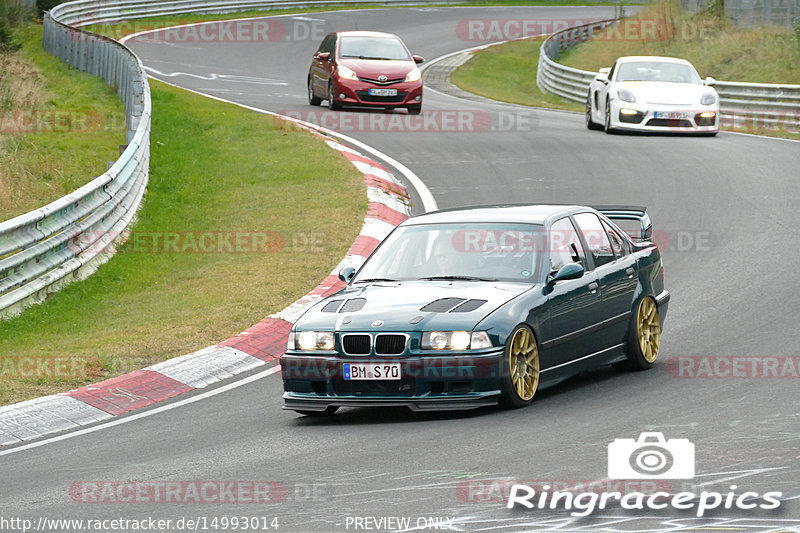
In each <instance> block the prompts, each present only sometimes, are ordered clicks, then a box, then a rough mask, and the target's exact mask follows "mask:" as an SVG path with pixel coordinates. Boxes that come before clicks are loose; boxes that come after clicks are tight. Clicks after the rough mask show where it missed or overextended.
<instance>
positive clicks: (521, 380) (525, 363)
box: [508, 328, 539, 401]
mask: <svg viewBox="0 0 800 533" xmlns="http://www.w3.org/2000/svg"><path fill="white" fill-rule="evenodd" d="M508 368H509V370H510V372H511V383H512V385H513V386H514V390H515V391H516V392H517V396H519V398H520V399H521V400H524V401H528V400H530V399H531V398H533V395H534V394H535V393H536V389H537V388H538V387H539V349H538V348H537V347H536V339H534V338H533V334H532V333H531V332H530V331H529V330H528V329H527V328H519V329H518V330H517V332H516V333H514V337H513V338H512V339H511V348H510V349H509V350H508Z"/></svg>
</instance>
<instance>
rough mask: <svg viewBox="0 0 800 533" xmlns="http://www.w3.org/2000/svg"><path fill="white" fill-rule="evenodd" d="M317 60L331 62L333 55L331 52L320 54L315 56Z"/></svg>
mask: <svg viewBox="0 0 800 533" xmlns="http://www.w3.org/2000/svg"><path fill="white" fill-rule="evenodd" d="M314 57H315V58H316V59H318V60H319V61H330V60H331V53H330V52H320V53H318V54H316V55H314Z"/></svg>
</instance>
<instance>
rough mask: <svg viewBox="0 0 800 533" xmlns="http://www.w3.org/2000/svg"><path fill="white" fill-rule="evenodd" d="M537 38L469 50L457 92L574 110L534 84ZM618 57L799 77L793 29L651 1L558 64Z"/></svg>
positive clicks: (735, 76)
mask: <svg viewBox="0 0 800 533" xmlns="http://www.w3.org/2000/svg"><path fill="white" fill-rule="evenodd" d="M540 46H541V40H539V39H527V40H521V41H512V42H509V43H506V44H502V45H497V46H493V47H490V48H487V49H485V50H482V51H480V52H478V53H476V54H475V57H474V58H472V59H471V60H470V61H468V62H467V63H465V64H464V65H462V66H461V67H459V69H457V70H456V71H455V72H453V74H452V75H451V80H452V81H453V82H454V83H455V84H456V85H458V86H459V87H461V88H462V89H464V90H467V91H471V92H474V93H477V94H480V95H483V96H487V97H490V98H494V99H496V100H501V101H505V102H512V103H518V104H524V105H532V106H540V107H552V108H556V109H571V110H575V111H581V110H582V109H583V106H581V105H573V104H568V103H566V102H565V101H563V100H561V99H560V98H558V97H555V96H552V95H544V97H542V96H541V94H542V93H541V92H540V91H538V88H537V87H536V65H537V61H538V56H539V47H540ZM625 55H666V56H676V57H684V58H686V59H688V60H690V61H691V62H692V63H693V64H694V65H695V67H696V68H697V70H698V72H699V73H700V75H701V76H703V77H705V76H713V77H715V78H717V79H719V80H729V81H748V82H757V83H790V84H798V83H800V33H797V32H792V31H790V30H787V29H785V28H779V27H761V28H736V27H733V26H732V25H731V23H730V22H729V21H727V20H726V19H725V18H724V16H721V14H720V11H719V9H718V8H717V9H715V6H714V5H713V4H712V8H711V9H709V10H708V11H706V12H703V13H699V14H690V13H684V12H682V11H681V10H680V6H679V4H678V3H676V2H673V1H666V2H659V3H657V4H654V5H652V6H650V7H648V8H647V9H645V10H644V11H643V12H642V13H640V14H638V15H636V16H634V17H631V18H630V19H628V20H626V21H625V22H623V23H622V24H621V25H619V26H617V27H614V28H610V29H608V30H606V31H605V32H601V33H599V34H598V35H597V37H596V38H595V39H594V40H592V41H590V42H588V43H585V44H583V45H581V46H577V47H575V48H573V49H572V50H569V51H565V52H564V53H562V54H561V57H560V58H559V60H558V61H559V63H561V64H564V65H567V66H570V67H573V68H579V69H583V70H592V71H596V70H598V69H599V68H601V67H604V66H610V65H611V64H612V63H613V62H614V60H615V59H616V58H617V57H620V56H625ZM723 129H726V130H728V131H737V132H742V133H755V134H760V135H770V136H776V137H784V138H790V139H800V133H798V132H797V130H796V127H792V126H789V125H786V126H785V127H781V126H771V125H767V124H764V123H762V122H761V121H759V120H758V119H752V120H751V119H747V120H744V119H742V120H737V121H736V122H735V123H733V124H730V125H727V126H723Z"/></svg>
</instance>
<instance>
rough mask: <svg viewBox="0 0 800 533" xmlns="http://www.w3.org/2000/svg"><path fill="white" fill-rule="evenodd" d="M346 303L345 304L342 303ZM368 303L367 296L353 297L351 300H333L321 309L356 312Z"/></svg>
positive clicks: (336, 311)
mask: <svg viewBox="0 0 800 533" xmlns="http://www.w3.org/2000/svg"><path fill="white" fill-rule="evenodd" d="M342 303H344V305H342ZM366 304H367V300H366V299H365V298H351V299H350V300H347V301H345V300H331V301H330V302H328V303H326V304H325V306H324V307H323V308H322V309H321V311H322V312H323V313H355V312H356V311H361V310H362V309H363V308H364V306H365V305H366Z"/></svg>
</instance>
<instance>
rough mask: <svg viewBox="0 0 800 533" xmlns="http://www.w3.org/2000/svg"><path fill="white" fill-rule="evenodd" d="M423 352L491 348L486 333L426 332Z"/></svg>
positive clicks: (423, 339)
mask: <svg viewBox="0 0 800 533" xmlns="http://www.w3.org/2000/svg"><path fill="white" fill-rule="evenodd" d="M421 347H422V349H423V350H459V351H460V350H480V349H481V348H491V347H492V341H491V340H489V335H488V334H487V333H486V332H485V331H473V332H471V333H470V332H469V331H426V332H425V333H423V334H422V345H421Z"/></svg>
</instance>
